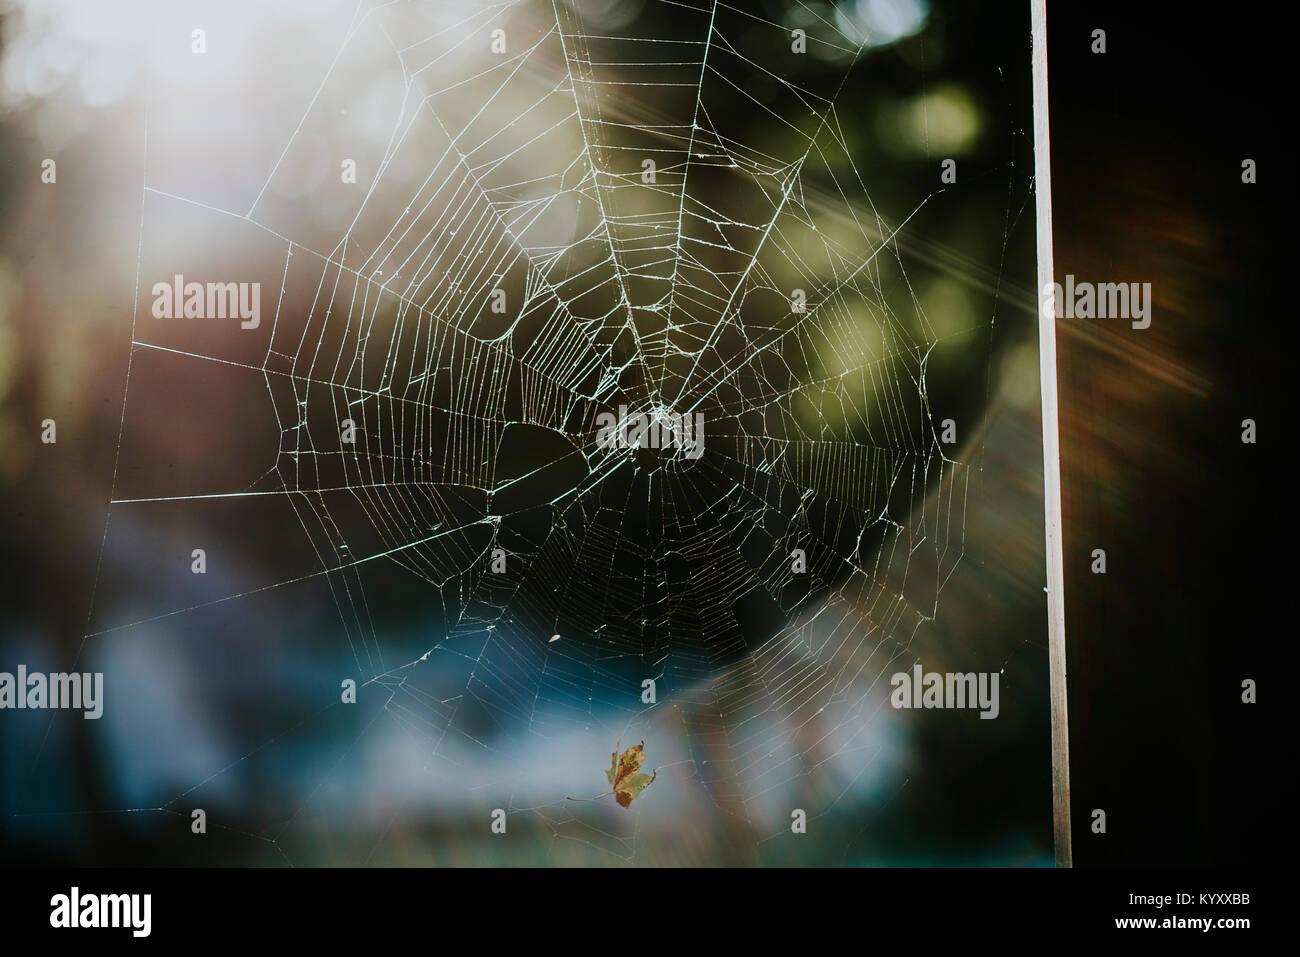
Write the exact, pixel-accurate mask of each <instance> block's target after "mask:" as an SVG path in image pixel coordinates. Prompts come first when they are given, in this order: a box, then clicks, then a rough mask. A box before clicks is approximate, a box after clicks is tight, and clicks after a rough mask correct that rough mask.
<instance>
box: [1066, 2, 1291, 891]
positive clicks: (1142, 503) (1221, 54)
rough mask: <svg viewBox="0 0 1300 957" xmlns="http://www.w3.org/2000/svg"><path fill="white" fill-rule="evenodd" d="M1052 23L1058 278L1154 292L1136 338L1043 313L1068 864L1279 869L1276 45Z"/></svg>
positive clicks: (1286, 211) (1156, 18) (1108, 7)
mask: <svg viewBox="0 0 1300 957" xmlns="http://www.w3.org/2000/svg"><path fill="white" fill-rule="evenodd" d="M1048 18H1049V27H1048V30H1049V41H1048V50H1049V62H1050V68H1049V76H1050V82H1051V118H1052V134H1051V135H1052V178H1053V197H1052V199H1053V217H1054V226H1055V248H1056V263H1055V270H1056V275H1057V279H1058V281H1059V280H1060V279H1061V277H1063V276H1064V275H1065V274H1066V273H1071V272H1072V273H1074V274H1075V276H1076V277H1078V278H1080V279H1084V278H1088V277H1089V276H1092V275H1105V274H1111V275H1113V276H1115V277H1116V278H1118V277H1119V276H1121V275H1123V276H1129V277H1131V278H1132V279H1133V280H1144V281H1151V282H1152V283H1153V287H1154V288H1153V295H1154V298H1155V306H1154V309H1153V318H1152V324H1151V328H1150V329H1147V330H1145V331H1140V332H1139V331H1136V330H1130V329H1128V328H1126V324H1121V323H1115V324H1112V325H1104V328H1103V329H1102V330H1101V331H1100V332H1098V330H1097V327H1096V326H1093V327H1092V328H1087V327H1083V328H1081V324H1078V323H1074V324H1071V323H1069V322H1068V321H1067V322H1061V323H1058V329H1059V331H1060V336H1059V339H1058V350H1059V352H1058V355H1059V370H1060V387H1061V392H1060V401H1061V424H1062V448H1063V459H1064V461H1063V468H1064V501H1065V542H1066V545H1067V552H1066V558H1065V571H1066V623H1067V628H1066V632H1067V643H1068V648H1069V652H1068V660H1069V694H1070V699H1069V703H1070V739H1071V740H1070V744H1071V765H1072V766H1071V773H1072V781H1073V792H1074V794H1073V799H1074V802H1073V811H1074V835H1075V836H1074V850H1075V861H1076V863H1077V864H1078V865H1080V866H1088V865H1102V864H1121V865H1129V864H1147V865H1151V864H1186V865H1220V864H1226V863H1235V864H1247V863H1249V864H1272V865H1280V864H1286V863H1289V862H1290V860H1291V853H1290V848H1291V847H1292V846H1293V843H1294V834H1293V831H1292V829H1291V828H1290V827H1289V826H1288V825H1287V823H1286V818H1284V817H1283V815H1282V809H1283V806H1284V804H1285V803H1289V802H1288V798H1287V795H1288V791H1289V786H1288V784H1287V782H1288V781H1289V779H1290V776H1291V775H1290V773H1289V769H1286V768H1285V765H1286V763H1287V759H1288V751H1289V746H1290V743H1291V740H1292V737H1291V735H1292V731H1293V729H1294V715H1293V711H1292V705H1291V702H1290V698H1291V689H1290V688H1289V687H1288V686H1287V684H1286V682H1287V680H1288V679H1287V676H1288V675H1290V674H1292V673H1294V672H1293V671H1292V664H1293V662H1294V654H1293V647H1294V645H1293V636H1294V626H1293V624H1291V621H1290V611H1291V605H1292V601H1293V592H1294V574H1295V566H1294V558H1293V554H1292V550H1293V549H1294V543H1295V541H1296V536H1295V511H1294V510H1295V504H1294V500H1293V492H1292V488H1293V482H1294V472H1293V471H1292V469H1293V464H1294V456H1293V448H1294V445H1293V443H1294V433H1293V427H1292V425H1291V423H1292V421H1293V416H1294V403H1293V402H1292V401H1291V399H1292V389H1293V388H1294V383H1295V356H1294V351H1293V350H1294V346H1295V337H1294V332H1293V329H1294V309H1293V307H1292V306H1291V304H1290V303H1291V296H1290V294H1289V289H1288V288H1287V284H1288V281H1289V280H1290V278H1291V277H1292V276H1293V275H1294V272H1295V267H1294V259H1293V257H1294V253H1295V249H1294V243H1293V242H1292V232H1291V231H1292V229H1293V228H1294V225H1293V224H1294V213H1295V204H1294V185H1293V176H1292V172H1291V169H1290V163H1289V161H1288V153H1287V148H1286V147H1285V146H1284V144H1285V142H1286V141H1287V140H1288V139H1289V138H1290V137H1289V135H1288V134H1287V128H1288V127H1289V126H1290V125H1291V121H1290V120H1289V119H1288V117H1289V116H1290V115H1292V114H1293V112H1294V104H1293V103H1292V102H1291V91H1292V87H1293V84H1292V82H1291V77H1290V73H1291V65H1292V64H1291V56H1292V55H1291V54H1290V53H1289V52H1288V49H1287V46H1286V44H1285V43H1284V40H1283V34H1282V32H1281V31H1280V30H1278V29H1277V24H1276V23H1274V22H1271V21H1270V19H1269V17H1268V16H1266V15H1264V14H1261V13H1260V12H1259V10H1258V8H1254V7H1246V6H1237V7H1233V8H1229V9H1226V10H1220V11H1219V12H1218V13H1217V14H1216V15H1215V16H1214V18H1213V19H1212V20H1209V19H1202V18H1201V17H1199V16H1196V15H1195V14H1193V13H1192V8H1189V7H1185V6H1181V5H1179V6H1174V5H1158V4H1149V5H1148V4H1128V3H1100V4H1098V3H1089V4H1073V3H1071V4H1059V3H1058V4H1049V9H1048ZM1095 28H1102V29H1105V30H1106V35H1107V52H1106V54H1105V55H1104V56H1099V55H1094V54H1092V53H1091V52H1089V47H1090V45H1091V39H1090V38H1091V33H1092V30H1093V29H1095ZM1247 157H1249V158H1251V159H1254V160H1255V161H1256V163H1257V164H1258V183H1257V184H1256V185H1253V186H1248V185H1244V184H1242V182H1241V162H1242V160H1243V159H1244V158H1247ZM1244 418H1253V419H1254V420H1255V421H1256V423H1257V424H1258V428H1259V441H1258V444H1257V445H1253V446H1252V445H1243V444H1242V442H1241V441H1240V434H1241V420H1242V419H1244ZM1094 547H1105V548H1106V553H1107V560H1108V566H1109V567H1108V574H1106V575H1105V576H1104V577H1103V576H1095V575H1092V574H1091V573H1090V571H1089V566H1090V553H1091V550H1092V549H1093V548H1094ZM1244 678H1253V679H1255V681H1256V682H1257V683H1258V686H1259V703H1258V704H1255V705H1244V704H1242V703H1241V700H1240V695H1241V681H1242V679H1244ZM1093 808H1103V809H1105V810H1106V813H1107V825H1108V832H1107V834H1106V835H1104V836H1099V835H1094V834H1092V833H1091V831H1090V830H1089V823H1090V815H1091V810H1092V809H1093Z"/></svg>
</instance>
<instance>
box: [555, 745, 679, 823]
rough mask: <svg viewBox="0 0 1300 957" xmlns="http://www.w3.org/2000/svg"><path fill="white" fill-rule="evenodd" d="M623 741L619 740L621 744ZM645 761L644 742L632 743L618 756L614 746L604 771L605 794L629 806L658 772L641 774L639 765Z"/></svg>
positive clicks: (603, 795) (577, 799) (600, 795)
mask: <svg viewBox="0 0 1300 957" xmlns="http://www.w3.org/2000/svg"><path fill="white" fill-rule="evenodd" d="M622 743H623V742H621V741H620V742H619V744H622ZM644 763H645V742H644V741H642V742H641V743H640V744H636V745H633V746H632V747H630V748H628V749H627V750H626V751H624V752H623V754H622V755H621V756H620V755H619V753H618V745H617V744H616V745H615V746H614V751H613V753H611V754H610V756H609V770H607V771H606V772H605V777H606V778H607V779H608V780H609V786H610V790H609V791H606V792H605V794H613V795H614V799H615V800H616V801H618V803H619V804H621V805H622V806H623V807H631V805H632V801H633V799H634V798H636V797H637V796H638V795H639V794H640V793H641V792H642V791H644V790H645V789H646V788H648V787H649V786H650V782H652V781H653V780H654V779H655V778H656V777H658V776H659V772H658V771H655V772H654V773H653V774H642V773H641V765H642V764H644ZM605 794H598V795H596V798H602V797H605ZM596 798H572V797H571V798H569V800H570V801H594V800H596Z"/></svg>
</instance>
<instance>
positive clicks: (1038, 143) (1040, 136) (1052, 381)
mask: <svg viewBox="0 0 1300 957" xmlns="http://www.w3.org/2000/svg"><path fill="white" fill-rule="evenodd" d="M1030 19H1031V21H1032V27H1033V37H1034V205H1035V207H1036V208H1037V213H1038V289H1039V292H1040V293H1042V294H1043V299H1042V300H1040V302H1039V306H1040V308H1039V309H1038V379H1039V384H1040V388H1041V391H1042V396H1043V513H1044V518H1045V519H1046V526H1047V658H1048V668H1049V669H1050V671H1051V695H1052V836H1053V838H1054V840H1055V843H1056V866H1057V867H1072V866H1073V864H1074V852H1073V848H1072V846H1071V839H1070V734H1069V711H1068V709H1067V708H1066V702H1065V558H1064V554H1063V551H1062V544H1061V432H1060V425H1059V423H1058V421H1057V398H1056V317H1055V304H1054V303H1053V307H1052V309H1050V310H1048V309H1043V308H1041V307H1042V304H1043V303H1044V302H1045V301H1047V299H1048V297H1049V296H1050V295H1051V285H1052V282H1053V269H1052V158H1051V143H1050V138H1049V136H1048V129H1049V126H1048V121H1047V0H1030ZM1044 313H1050V314H1049V315H1044Z"/></svg>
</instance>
